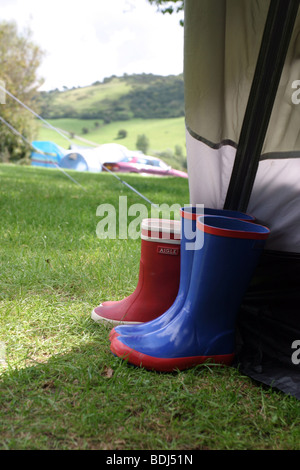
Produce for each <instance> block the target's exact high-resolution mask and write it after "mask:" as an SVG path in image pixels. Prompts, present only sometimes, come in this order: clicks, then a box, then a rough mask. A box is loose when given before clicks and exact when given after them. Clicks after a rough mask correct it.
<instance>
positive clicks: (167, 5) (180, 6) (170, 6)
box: [148, 0, 184, 26]
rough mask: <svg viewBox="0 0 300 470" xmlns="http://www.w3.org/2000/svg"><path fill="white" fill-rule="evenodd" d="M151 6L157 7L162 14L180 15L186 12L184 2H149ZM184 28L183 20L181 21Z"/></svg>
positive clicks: (151, 0) (154, 0)
mask: <svg viewBox="0 0 300 470" xmlns="http://www.w3.org/2000/svg"><path fill="white" fill-rule="evenodd" d="M148 2H149V3H151V5H156V6H157V9H158V11H160V12H161V13H163V14H165V13H169V14H170V15H171V14H172V13H179V12H181V11H183V10H184V0H148ZM180 24H181V26H183V20H180Z"/></svg>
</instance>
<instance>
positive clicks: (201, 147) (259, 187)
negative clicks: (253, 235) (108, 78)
mask: <svg viewBox="0 0 300 470" xmlns="http://www.w3.org/2000/svg"><path fill="white" fill-rule="evenodd" d="M184 22H185V30H184V34H185V41H184V44H185V45H184V86H185V117H186V145H187V159H188V162H187V164H188V175H189V191H190V203H191V204H204V205H205V206H207V207H213V208H217V209H222V208H225V209H232V210H234V209H235V210H242V211H247V212H249V213H251V214H252V215H254V216H255V217H256V219H257V221H258V222H260V223H262V224H264V225H266V226H268V227H269V228H270V230H271V234H270V237H269V239H268V242H267V244H266V247H265V250H264V253H263V256H262V258H261V261H260V264H259V266H258V268H257V270H256V273H255V275H254V277H253V280H252V282H251V285H250V286H249V288H248V291H247V293H246V295H245V297H244V299H243V303H242V305H241V308H240V312H239V317H238V325H237V345H238V354H237V361H236V366H237V367H239V368H240V370H241V371H242V373H244V374H246V375H248V376H249V377H251V378H253V379H254V380H256V381H258V382H260V383H263V384H266V385H267V386H272V387H274V388H275V389H278V390H281V391H283V392H285V393H287V394H291V395H293V396H295V397H296V398H298V399H300V103H299V101H300V100H299V97H300V92H299V88H300V12H299V0H199V1H193V0H186V2H185V20H184Z"/></svg>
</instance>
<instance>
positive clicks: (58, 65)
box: [0, 0, 183, 90]
mask: <svg viewBox="0 0 300 470" xmlns="http://www.w3.org/2000/svg"><path fill="white" fill-rule="evenodd" d="M181 18H182V15H180V14H173V15H169V14H165V15H163V14H162V13H159V12H157V8H156V6H155V5H150V4H149V3H148V2H147V0H81V1H79V0H51V1H49V0H0V21H1V20H14V21H15V22H16V23H17V25H18V30H19V31H20V32H22V30H23V29H24V28H26V27H29V28H30V29H31V31H32V39H33V40H34V41H35V42H36V43H37V44H39V45H40V47H41V49H42V50H43V51H44V53H45V55H44V58H43V61H42V65H41V66H40V68H39V70H38V75H39V77H42V78H44V84H43V85H42V86H41V87H40V90H51V89H55V88H59V89H62V87H64V86H66V87H68V88H72V87H78V86H80V87H81V86H88V85H91V84H92V83H94V82H95V81H98V80H99V81H102V80H103V78H105V77H110V76H111V75H117V76H122V75H123V74H124V73H127V74H133V73H153V74H158V75H173V74H174V75H177V74H180V73H182V72H183V28H182V27H181V26H180V25H179V20H180V19H181Z"/></svg>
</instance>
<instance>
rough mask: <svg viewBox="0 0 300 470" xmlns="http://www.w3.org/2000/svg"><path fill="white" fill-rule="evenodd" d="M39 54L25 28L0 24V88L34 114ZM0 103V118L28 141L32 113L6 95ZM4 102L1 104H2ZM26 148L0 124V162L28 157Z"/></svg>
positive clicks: (38, 85) (29, 138) (39, 62)
mask: <svg viewBox="0 0 300 470" xmlns="http://www.w3.org/2000/svg"><path fill="white" fill-rule="evenodd" d="M42 56H43V52H42V51H41V49H40V47H39V46H38V45H36V44H35V43H34V42H33V41H32V39H31V31H30V30H29V29H28V30H26V31H25V32H23V33H19V32H18V30H17V26H16V24H15V23H14V22H6V21H3V22H0V80H1V86H3V87H4V88H5V89H6V90H8V91H9V92H10V93H11V94H12V95H14V96H16V97H17V98H18V99H19V100H20V101H22V102H23V103H24V104H25V105H27V106H29V107H30V108H31V109H34V110H35V111H37V109H38V103H37V89H38V88H39V87H40V86H41V84H42V80H38V78H37V69H38V67H39V66H40V64H41V60H42ZM4 96H5V100H2V104H0V116H1V117H2V118H3V119H4V120H5V121H6V122H8V123H9V124H10V125H11V126H13V127H14V128H15V129H16V130H17V131H18V132H19V133H20V134H22V135H23V136H24V137H25V138H26V139H27V140H29V141H32V140H33V138H34V135H35V131H36V124H35V120H34V118H33V116H32V114H31V113H30V112H29V111H27V110H25V109H24V108H23V107H22V106H21V105H20V104H18V103H17V102H16V101H15V100H14V99H13V98H11V97H9V96H8V95H7V94H5V95H4ZM3 101H4V103H3ZM30 152H31V150H30V148H29V146H28V145H27V144H26V143H24V142H23V141H22V140H21V139H20V137H17V136H16V135H15V134H13V133H12V131H11V130H10V129H9V128H8V127H7V126H6V125H5V124H3V122H2V121H1V122H0V160H2V161H5V160H7V161H15V160H19V159H21V158H24V157H26V156H29V155H30Z"/></svg>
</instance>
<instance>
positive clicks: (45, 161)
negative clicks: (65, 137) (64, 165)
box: [31, 140, 68, 168]
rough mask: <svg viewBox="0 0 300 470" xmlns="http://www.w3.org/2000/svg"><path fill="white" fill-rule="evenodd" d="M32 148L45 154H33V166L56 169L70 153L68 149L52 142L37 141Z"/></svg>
mask: <svg viewBox="0 0 300 470" xmlns="http://www.w3.org/2000/svg"><path fill="white" fill-rule="evenodd" d="M32 146H33V147H34V148H35V149H38V150H40V151H41V152H43V153H44V154H45V155H43V153H38V152H35V151H33V152H32V153H31V164H32V165H33V166H45V167H47V168H55V167H56V165H57V164H59V162H60V160H61V159H62V158H63V157H64V155H65V154H66V153H67V152H68V151H67V150H66V149H64V148H62V147H60V146H59V145H56V144H55V143H54V142H50V141H41V140H36V141H33V142H32Z"/></svg>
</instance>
